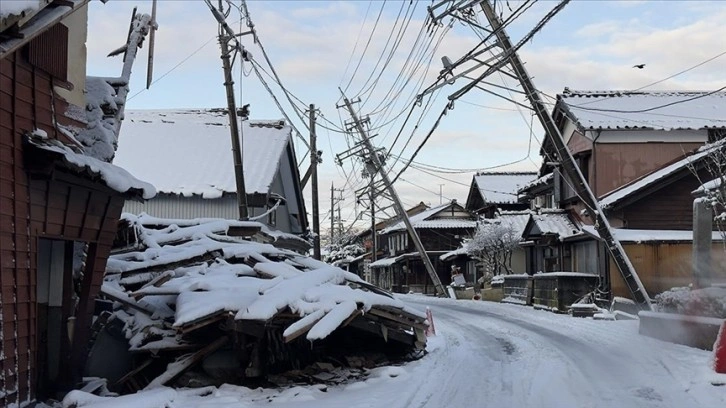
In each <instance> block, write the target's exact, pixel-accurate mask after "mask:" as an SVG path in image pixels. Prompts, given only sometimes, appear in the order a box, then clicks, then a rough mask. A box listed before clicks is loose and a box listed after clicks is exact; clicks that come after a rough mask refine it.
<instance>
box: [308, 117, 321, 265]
mask: <svg viewBox="0 0 726 408" xmlns="http://www.w3.org/2000/svg"><path fill="white" fill-rule="evenodd" d="M319 163H320V156H319V154H318V148H317V135H316V134H315V105H314V104H312V103H311V104H310V166H311V168H312V181H313V188H312V190H313V234H314V237H313V258H315V259H317V260H320V206H319V203H318V199H319V197H318V164H319Z"/></svg>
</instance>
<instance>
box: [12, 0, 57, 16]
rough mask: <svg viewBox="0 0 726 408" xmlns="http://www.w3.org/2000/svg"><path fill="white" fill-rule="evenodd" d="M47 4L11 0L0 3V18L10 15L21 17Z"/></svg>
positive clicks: (42, 1) (25, 0)
mask: <svg viewBox="0 0 726 408" xmlns="http://www.w3.org/2000/svg"><path fill="white" fill-rule="evenodd" d="M45 3H47V1H45V0H12V1H3V2H2V3H0V18H5V17H7V16H9V15H11V14H14V15H21V14H25V13H29V12H32V11H35V10H38V9H40V7H41V5H43V4H45Z"/></svg>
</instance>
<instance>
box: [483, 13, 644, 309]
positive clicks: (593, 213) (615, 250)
mask: <svg viewBox="0 0 726 408" xmlns="http://www.w3.org/2000/svg"><path fill="white" fill-rule="evenodd" d="M480 5H481V8H482V10H483V11H484V14H485V16H486V18H487V20H489V24H490V26H491V29H492V32H493V33H494V35H495V36H496V38H497V41H498V43H499V46H500V47H501V48H502V49H503V50H504V53H505V55H506V54H509V57H508V62H509V64H510V65H511V66H512V68H513V70H514V74H515V75H516V76H517V77H518V79H519V82H520V84H521V85H522V89H523V90H524V92H525V94H526V95H527V99H529V101H530V103H531V104H532V107H533V108H534V111H535V113H536V115H537V117H538V118H539V120H540V122H541V123H542V126H543V127H544V129H545V131H546V135H547V137H548V138H549V139H550V140H551V141H552V142H553V144H554V146H555V148H556V150H557V155H558V158H559V160H560V161H561V162H562V169H563V170H564V172H565V174H566V176H567V178H568V179H570V180H571V181H572V182H573V184H574V186H573V187H574V189H575V192H576V193H577V195H578V196H579V197H580V198H581V199H582V200H583V202H584V203H585V208H586V211H587V212H588V214H589V215H590V217H591V218H592V219H594V220H595V227H596V229H597V232H598V233H599V234H600V237H601V238H602V239H603V240H604V241H605V243H606V244H607V248H608V250H609V251H610V254H611V255H612V257H613V259H614V260H615V264H616V265H617V267H618V270H619V271H620V274H621V275H622V277H623V279H624V280H625V283H626V284H627V286H628V289H629V290H630V293H631V294H632V295H633V298H634V300H635V301H636V302H637V303H639V304H640V305H641V306H642V307H646V308H648V309H650V308H651V299H650V297H649V296H648V293H647V292H646V290H645V287H644V286H643V283H642V282H641V281H640V278H639V277H638V274H637V273H636V271H635V268H634V267H633V265H632V264H631V263H630V260H629V259H628V256H627V254H626V253H625V250H624V249H623V247H622V245H620V242H619V241H618V240H617V239H615V237H613V234H612V230H611V227H610V222H609V221H608V219H607V217H605V216H604V215H603V211H602V208H601V207H600V203H599V201H598V200H597V198H596V197H595V195H594V194H593V192H592V190H590V186H589V185H588V183H587V180H586V179H585V177H584V176H583V175H582V172H581V171H580V168H579V167H578V166H577V164H576V163H575V160H574V158H573V157H572V153H571V152H570V150H569V149H568V148H567V145H566V144H565V141H564V138H563V137H562V133H560V130H559V128H558V127H557V125H556V124H555V122H554V120H553V119H552V116H551V115H550V113H549V111H548V110H547V107H546V106H545V104H544V103H543V101H542V98H541V97H540V95H539V91H538V90H537V88H536V87H535V86H534V84H533V83H532V80H531V79H530V76H529V73H528V72H527V70H526V69H525V67H524V64H523V63H522V61H521V60H520V59H519V56H518V55H517V52H516V51H514V52H511V51H513V50H514V48H513V46H512V43H511V42H510V40H509V36H508V35H507V33H506V31H505V29H504V28H503V27H502V23H501V21H500V20H499V17H498V16H497V14H496V13H495V11H494V9H493V8H492V6H491V4H489V1H488V0H483V1H482V2H481V3H480Z"/></svg>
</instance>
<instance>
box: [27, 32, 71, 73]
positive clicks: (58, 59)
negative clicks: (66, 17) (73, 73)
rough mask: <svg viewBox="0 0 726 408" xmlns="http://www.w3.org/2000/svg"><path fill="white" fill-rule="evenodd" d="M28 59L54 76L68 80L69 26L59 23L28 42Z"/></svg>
mask: <svg viewBox="0 0 726 408" xmlns="http://www.w3.org/2000/svg"><path fill="white" fill-rule="evenodd" d="M28 61H29V62H30V64H31V65H33V66H36V67H38V68H40V69H42V70H44V71H46V72H47V73H49V74H50V75H52V76H53V77H54V78H57V79H60V80H62V81H67V80H68V28H67V27H66V26H64V25H63V24H60V23H57V24H55V25H54V26H52V27H50V29H48V30H47V31H46V32H44V33H43V34H41V35H39V36H38V37H36V38H34V39H33V40H32V41H31V42H30V43H28Z"/></svg>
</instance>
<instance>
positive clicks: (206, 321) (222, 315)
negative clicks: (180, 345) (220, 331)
mask: <svg viewBox="0 0 726 408" xmlns="http://www.w3.org/2000/svg"><path fill="white" fill-rule="evenodd" d="M229 314H230V313H229V312H227V311H226V310H224V309H221V310H218V311H216V312H214V313H211V314H208V315H205V316H202V317H200V318H198V319H194V320H192V321H191V322H189V323H187V324H184V325H182V326H178V327H175V329H176V331H177V332H178V333H181V334H187V333H189V332H193V331H194V330H197V329H200V328H202V327H205V326H209V325H210V324H214V323H217V322H221V321H222V320H225V319H227V316H228V315H229Z"/></svg>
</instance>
